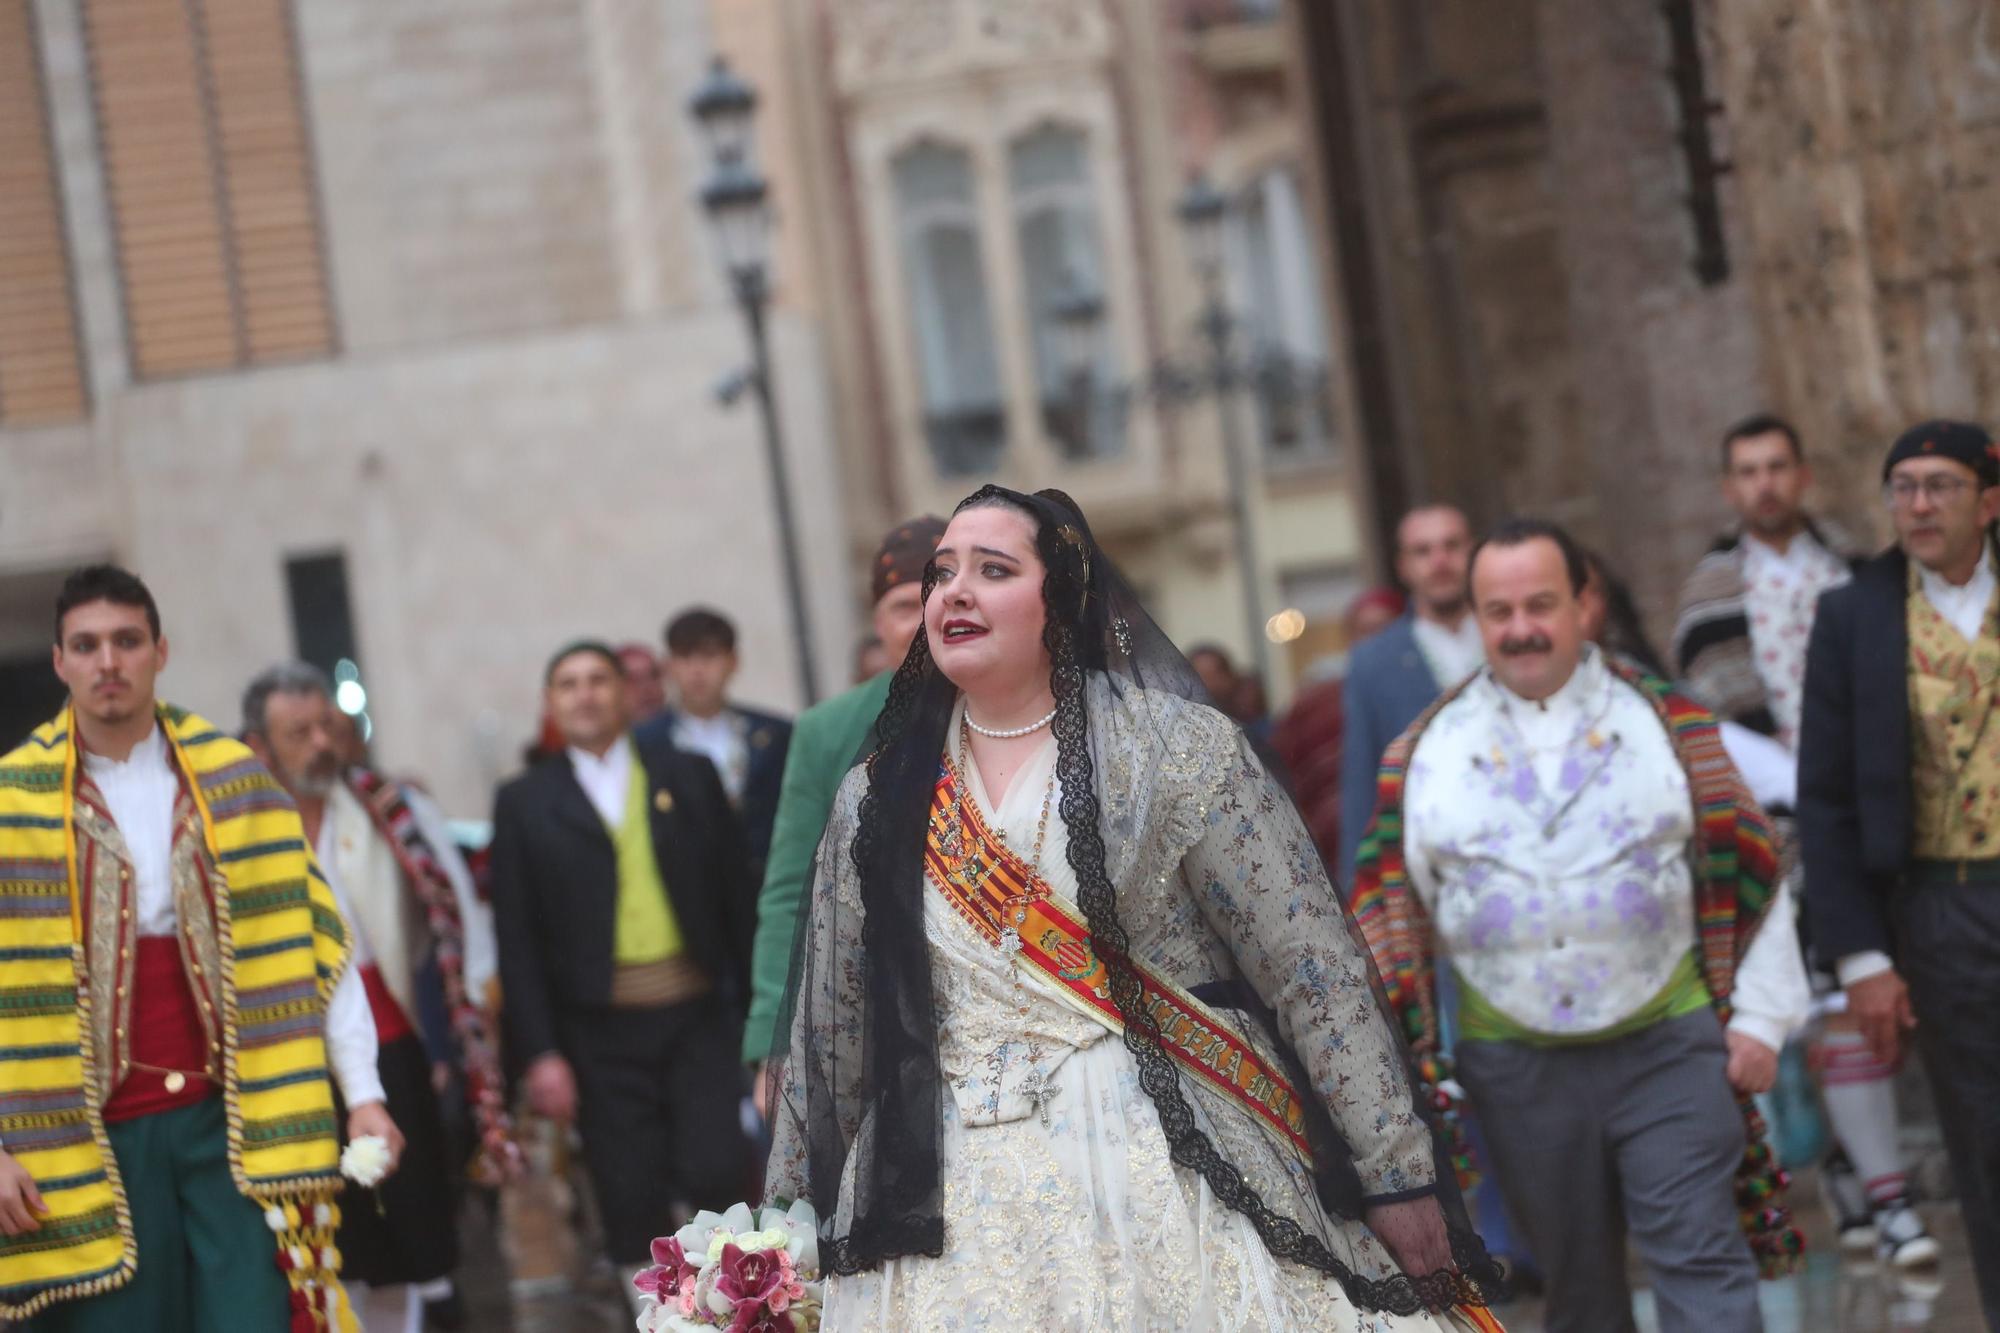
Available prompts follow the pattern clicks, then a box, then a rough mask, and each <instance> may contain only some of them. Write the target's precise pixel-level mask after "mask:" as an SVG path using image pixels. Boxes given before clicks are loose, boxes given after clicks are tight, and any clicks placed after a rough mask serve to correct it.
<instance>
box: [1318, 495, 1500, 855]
mask: <svg viewBox="0 0 2000 1333" xmlns="http://www.w3.org/2000/svg"><path fill="white" fill-rule="evenodd" d="M1471 553H1472V525H1471V524H1470V523H1468V522H1466V519H1465V515H1464V514H1462V513H1460V512H1459V511H1458V510H1456V509H1454V508H1452V507H1451V506H1450V505H1425V506H1424V507H1423V508H1421V509H1412V510H1411V511H1410V512H1409V513H1407V514H1405V515H1403V520H1402V522H1400V523H1398V524H1397V525H1396V577H1397V579H1398V580H1400V581H1401V582H1402V584H1403V586H1404V587H1405V588H1408V589H1409V590H1410V609H1409V611H1408V612H1407V613H1405V614H1404V615H1402V616H1400V617H1399V618H1397V619H1396V620H1394V621H1392V622H1391V623H1390V624H1389V625H1388V627H1387V628H1385V629H1383V630H1381V631H1380V632H1379V633H1377V634H1375V635H1374V636H1372V637H1370V638H1368V639H1365V640H1363V641H1362V642H1361V643H1359V644H1357V645H1356V646H1355V648H1354V651H1353V654H1352V655H1351V656H1350V657H1349V659H1348V666H1347V680H1346V683H1345V685H1344V686H1343V692H1344V694H1345V701H1344V705H1343V706H1344V708H1345V710H1346V715H1345V718H1344V720H1343V724H1342V725H1343V732H1342V735H1341V747H1340V858H1339V863H1338V864H1337V865H1334V866H1331V867H1329V869H1331V870H1332V871H1333V873H1334V874H1335V875H1336V876H1337V877H1338V879H1339V882H1340V883H1341V884H1342V885H1345V884H1346V883H1347V882H1348V880H1349V879H1350V878H1351V877H1352V876H1353V874H1354V849H1355V848H1356V847H1358V846H1360V845H1361V835H1362V833H1364V832H1365V831H1366V830H1367V828H1368V820H1369V818H1370V817H1371V816H1373V815H1374V813H1375V771H1376V769H1378V768H1379V767H1381V764H1382V752H1383V751H1384V750H1386V749H1388V748H1389V742H1390V741H1393V740H1395V739H1396V737H1398V736H1400V735H1402V734H1403V729H1404V728H1406V727H1408V726H1409V725H1410V724H1411V723H1412V722H1414V721H1416V720H1417V715H1418V714H1420V713H1422V712H1423V711H1424V710H1425V709H1426V708H1429V707H1430V706H1431V704H1432V703H1433V702H1434V701H1435V700H1436V699H1437V697H1438V695H1439V694H1441V693H1443V692H1444V688H1445V686H1447V685H1456V684H1457V683H1458V682H1459V681H1460V680H1462V679H1464V678H1465V677H1466V676H1467V675H1469V674H1470V673H1471V672H1473V671H1474V670H1476V669H1477V668H1478V666H1479V665H1480V663H1481V662H1483V661H1484V660H1485V649H1483V648H1482V647H1481V646H1480V643H1479V626H1478V625H1477V624H1476V623H1475V622H1474V620H1473V618H1472V610H1471V608H1470V607H1469V606H1468V605H1467V604H1466V589H1465V566H1466V560H1467V558H1468V557H1469V556H1470V555H1471Z"/></svg>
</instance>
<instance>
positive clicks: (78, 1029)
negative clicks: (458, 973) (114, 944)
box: [0, 705, 349, 1319]
mask: <svg viewBox="0 0 2000 1333" xmlns="http://www.w3.org/2000/svg"><path fill="white" fill-rule="evenodd" d="M159 720H160V727H161V729H162V731H163V732H164V734H165V736H166V739H167V743H168V746H169V747H170V749H171V750H172V753H173V758H174V761H175V763H177V764H178V765H179V766H180V770H181V772H182V774H183V775H185V776H186V777H187V778H188V780H189V781H188V789H189V791H190V792H191V793H192V794H193V797H194V802H195V805H196V806H197V808H198V809H199V811H200V814H201V820H202V826H203V833H204V840H205V842H206V844H207V850H208V854H209V856H210V858H211V859H212V861H213V863H214V866H215V869H216V872H217V878H216V883H217V884H218V886H219V889H220V891H218V893H217V895H216V903H215V908H216V912H215V915H216V932H217V936H218V942H219V944H220V947H221V956H222V971H223V976H222V985H221V988H220V989H221V1000H222V1009H223V1014H222V1019H223V1022H222V1027H223V1052H222V1060H223V1083H224V1098H225V1105H226V1111H227V1117H228V1126H229V1167H230V1173H231V1175H232V1176H233V1177H234V1178H235V1181H236V1187H237V1189H238V1190H240V1191H241V1192H242V1193H243V1194H244V1195H245V1196H246V1197H248V1198H250V1199H254V1200H256V1201H257V1202H259V1203H262V1204H266V1205H272V1204H277V1205H283V1204H286V1203H292V1204H296V1205H302V1207H300V1208H298V1209H296V1210H288V1209H282V1208H281V1211H286V1212H294V1213H295V1214H296V1213H303V1214H307V1215H310V1214H312V1213H313V1212H314V1209H313V1208H312V1207H311V1206H310V1205H312V1204H315V1203H319V1202H323V1201H329V1200H331V1199H332V1197H333V1196H334V1194H335V1193H337V1192H338V1190H339V1187H340V1168H339V1162H340V1141H341V1136H340V1134H339V1127H338V1126H337V1125H336V1124H335V1118H334V1103H333V1084H332V1081H331V1078H330V1076H329V1074H328V1068H327V1056H326V1046H325V1040H324V1031H325V1020H326V1005H327V1000H328V998H329V997H330V996H331V995H332V994H333V987H334V983H335V982H336V981H337V980H339V978H340V974H341V972H342V970H343V969H344V968H345V967H346V966H347V960H348V952H349V943H348V935H347V930H346V927H345V925H344V923H343V922H342V920H341V917H340V911H339V909H338V908H337V907H336V906H335V904H334V898H333V893H332V891H331V890H330V889H329V888H328V887H327V884H326V881H325V879H323V878H322V877H321V875H320V873H319V868H318V867H317V866H316V865H315V864H314V863H313V860H312V856H311V854H310V852H309V851H308V849H307V846H306V841H305V834H304V830H303V829H302V828H301V826H300V824H299V816H298V812H297V810H296V808H295V807H294V806H293V805H292V802H291V799H290V798H289V797H288V796H287V795H286V794H285V792H284V790H283V789H282V788H280V787H279V786H278V784H277V783H276V781H275V780H273V779H272V777H271V775H270V774H269V773H268V772H266V771H265V769H264V767H263V765H262V764H260V763H259V762H258V761H257V759H256V757H255V756H254V755H252V754H251V753H250V751H249V750H248V749H246V748H245V747H244V746H243V745H242V744H240V743H239V742H237V741H236V740H234V739H233V738H231V737H229V736H227V735H225V734H224V733H222V732H220V731H218V730H216V729H215V728H214V727H213V726H211V725H210V724H209V723H207V722H205V721H203V720H202V719H201V718H199V717H197V716H195V715H194V714H192V713H188V712H184V711H182V710H180V709H177V708H171V707H168V706H166V705H161V706H160V707H159ZM71 736H72V718H71V716H70V713H69V711H68V710H67V709H66V710H65V711H64V713H63V714H62V716H60V717H58V718H56V719H55V720H54V721H53V722H50V723H48V724H46V725H44V726H42V727H41V728H39V729H38V730H37V731H36V732H35V733H34V735H32V736H31V737H29V738H28V740H27V741H26V742H25V743H24V744H22V745H21V746H20V747H19V748H18V749H16V750H14V751H13V752H12V753H11V754H9V755H7V756H6V757H4V758H0V1142H4V1146H5V1148H6V1150H7V1152H9V1153H10V1154H11V1155H12V1156H13V1157H14V1159H15V1160H16V1161H18V1162H20V1163H21V1165H22V1166H24V1167H26V1168H27V1170H28V1171H29V1173H30V1174H31V1175H33V1176H34V1178H35V1184H36V1187H37V1188H38V1189H39V1190H40V1191H41V1195H42V1198H43V1200H44V1201H45V1202H46V1203H47V1204H48V1206H49V1209H50V1212H49V1214H48V1216H46V1217H44V1218H43V1219H42V1224H41V1228H40V1229H39V1230H38V1231H34V1232H31V1233H28V1234H26V1235H22V1236H12V1237H0V1316H5V1317H7V1318H13V1319H19V1318H24V1317H26V1316H28V1315H31V1314H33V1313H35V1312H36V1311H37V1310H41V1309H44V1308H46V1307H47V1306H49V1305H52V1304H54V1303H55V1302H57V1301H61V1300H68V1299H74V1298H77V1297H85V1296H91V1295H95V1294H97V1293H99V1292H104V1291H109V1290H111V1289H112V1288H114V1287H119V1286H122V1285H124V1284H125V1282H127V1281H128V1280H129V1279H130V1277H131V1275H132V1272H133V1266H134V1264H135V1263H136V1262H137V1260H138V1254H137V1246H136V1244H135V1242H134V1240H133V1237H132V1219H131V1216H130V1213H129V1211H128V1209H127V1206H126V1201H125V1191H124V1187H123V1185H122V1183H121V1182H120V1180H119V1176H118V1164H117V1162H116V1160H115V1159H114V1158H113V1156H112V1153H111V1147H110V1141H109V1140H108V1139H107V1138H106V1137H105V1132H104V1121H103V1117H102V1115H101V1114H100V1111H101V1108H102V1107H103V1104H104V1099H105V1097H106V1096H107V1095H108V1094H109V1093H110V1091H111V1089H109V1088H106V1087H103V1086H101V1084H102V1076H101V1074H100V1072H99V1071H98V1069H97V1068H96V1066H95V1062H94V1060H93V1059H92V1055H91V1050H90V1043H91V1039H90V1035H89V1034H90V1015H89V1012H88V1010H89V1003H90V1002H89V990H88V988H87V987H85V986H83V985H81V984H80V982H81V969H82V968H83V966H84V965H85V963H86V960H85V958H84V946H83V944H82V933H81V929H80V922H81V917H80V907H79V902H80V899H79V896H78V894H77V893H76V892H75V884H76V830H75V825H74V794H75V791H76V765H77V762H78V753H77V748H76V746H75V744H74V743H73V742H72V740H71ZM288 1230H291V1229H290V1228H288ZM286 1239H288V1238H287V1237H285V1236H282V1235H280V1236H274V1237H273V1246H274V1249H273V1253H274V1254H275V1253H276V1246H277V1245H278V1244H279V1243H280V1242H282V1241H285V1240H286ZM308 1268H309V1269H316V1268H318V1265H317V1264H311V1265H309V1266H308ZM291 1277H292V1285H293V1286H294V1288H295V1289H296V1288H299V1287H301V1286H302V1285H304V1284H303V1283H302V1281H301V1279H305V1280H306V1281H311V1280H312V1279H315V1278H316V1279H318V1280H320V1281H326V1280H329V1277H330V1275H326V1274H323V1273H311V1272H309V1273H302V1274H294V1275H291Z"/></svg>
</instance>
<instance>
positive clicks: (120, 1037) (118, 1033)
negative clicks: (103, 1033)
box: [111, 1028, 125, 1041]
mask: <svg viewBox="0 0 2000 1333" xmlns="http://www.w3.org/2000/svg"><path fill="white" fill-rule="evenodd" d="M111 1035H113V1036H114V1037H116V1038H118V1040H120V1041H123V1040H125V1029H124V1028H118V1029H116V1030H114V1031H113V1032H112V1034H111Z"/></svg>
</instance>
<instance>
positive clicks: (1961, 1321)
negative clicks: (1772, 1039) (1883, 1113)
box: [461, 1174, 1981, 1333]
mask: <svg viewBox="0 0 2000 1333" xmlns="http://www.w3.org/2000/svg"><path fill="white" fill-rule="evenodd" d="M1796 1190H1797V1192H1796V1195H1795V1197H1796V1198H1797V1199H1799V1200H1800V1201H1801V1206H1800V1208H1799V1214H1800V1218H1801V1220H1802V1221H1803V1222H1804V1223H1805V1225H1806V1228H1807V1233H1808V1241H1809V1244H1810V1245H1811V1255H1810V1259H1809V1261H1808V1263H1807V1265H1806V1269H1805V1271H1804V1272H1803V1273H1801V1274H1799V1275H1797V1276H1795V1277H1791V1278H1787V1279H1785V1280H1784V1281H1782V1282H1767V1283H1765V1284H1764V1287H1763V1293H1762V1294H1763V1298H1764V1317H1765V1327H1766V1329H1767V1333H1979V1329H1980V1327H1981V1326H1980V1321H1979V1313H1978V1299H1977V1296H1976V1294H1975V1292H1974V1289H1973V1280H1972V1267H1971V1264H1970V1262H1969V1260H1968V1259H1967V1257H1966V1253H1965V1245H1964V1237H1963V1235H1962V1233H1961V1232H1960V1230H1959V1226H1958V1214H1957V1212H1956V1211H1955V1210H1954V1209H1953V1208H1952V1207H1951V1206H1950V1205H1931V1206H1928V1207H1926V1209H1925V1210H1924V1211H1925V1215H1926V1218H1927V1220H1928V1221H1929V1222H1930V1224H1931V1228H1932V1231H1933V1232H1934V1233H1935V1234H1936V1235H1937V1237H1938V1239H1939V1241H1940V1242H1942V1244H1943V1246H1944V1251H1945V1254H1944V1262H1943V1263H1942V1264H1941V1265H1940V1267H1939V1269H1938V1271H1937V1272H1936V1273H1935V1274H1934V1275H1931V1276H1929V1277H1928V1278H1926V1279H1923V1280H1916V1279H1903V1280H1898V1279H1895V1278H1892V1277H1891V1276H1889V1275H1888V1274H1887V1273H1885V1272H1884V1271H1883V1270H1882V1268H1881V1267H1880V1266H1879V1265H1877V1264H1875V1263H1874V1262H1873V1261H1872V1260H1865V1261H1864V1260H1856V1259H1853V1258H1851V1257H1848V1258H1843V1257H1842V1256H1840V1255H1838V1254H1836V1253H1835V1251H1834V1249H1833V1247H1832V1242H1831V1237H1830V1236H1829V1235H1828V1234H1827V1225H1826V1218H1825V1216H1824V1214H1823V1213H1822V1212H1821V1210H1820V1209H1819V1208H1818V1207H1817V1206H1816V1205H1814V1204H1813V1203H1812V1202H1810V1201H1811V1200H1813V1199H1815V1198H1816V1197H1817V1194H1816V1192H1815V1190H1814V1186H1813V1182H1812V1180H1811V1178H1810V1175H1809V1174H1802V1177H1801V1179H1800V1180H1799V1181H1798V1183H1797V1186H1796ZM473 1213H474V1214H475V1215H473V1216H469V1217H468V1220H467V1223H466V1227H465V1232H464V1235H465V1238H466V1262H465V1264H464V1266H463V1268H462V1270H461V1272H462V1275H463V1280H464V1282H465V1287H464V1290H465V1294H466V1298H467V1304H468V1308H469V1312H470V1315H471V1317H470V1319H469V1321H468V1323H467V1327H468V1328H470V1329H476V1330H479V1333H505V1331H506V1330H512V1331H513V1333H611V1331H612V1330H624V1329H629V1328H631V1326H632V1320H631V1317H630V1316H629V1315H628V1314H626V1313H625V1311H624V1309H623V1308H622V1306H621V1303H620V1297H619V1293H618V1290H617V1281H616V1279H615V1278H614V1277H613V1275H612V1274H611V1273H610V1272H609V1270H608V1269H606V1268H604V1267H603V1266H602V1265H595V1266H593V1265H592V1264H590V1263H589V1262H587V1261H586V1260H584V1259H581V1258H578V1259H576V1260H575V1261H574V1262H573V1263H572V1264H571V1265H570V1267H569V1270H568V1272H567V1273H566V1274H565V1273H546V1274H545V1275H543V1276H541V1277H539V1278H534V1279H528V1280H523V1281H519V1282H510V1281H507V1280H500V1275H502V1274H505V1273H507V1272H508V1271H509V1269H508V1266H507V1261H506V1260H505V1258H503V1256H502V1254H501V1249H500V1246H499V1244H498V1241H497V1239H496V1237H495V1234H494V1230H493V1227H492V1225H491V1223H490V1222H489V1221H488V1220H487V1219H486V1218H485V1217H484V1216H483V1215H477V1214H478V1210H473ZM544 1241H545V1245H546V1247H547V1248H546V1249H544V1250H543V1252H542V1253H539V1254H535V1255H527V1256H524V1257H523V1262H525V1263H528V1264H531V1265H533V1266H536V1267H538V1268H542V1267H546V1266H547V1262H546V1261H547V1259H548V1257H549V1251H550V1250H554V1249H561V1250H564V1251H567V1252H572V1253H573V1252H574V1248H575V1247H574V1245H573V1243H572V1240H571V1238H570V1237H568V1236H566V1235H563V1236H558V1235H555V1234H553V1233H550V1234H548V1235H547V1236H545V1238H544ZM1637 1307H1638V1316H1639V1327H1640V1329H1641V1331H1642V1333H1653V1330H1655V1329H1656V1328H1657V1327H1658V1326H1657V1324H1656V1323H1655V1322H1654V1320H1653V1317H1652V1309H1651V1306H1650V1303H1649V1301H1648V1299H1647V1297H1646V1295H1645V1293H1644V1292H1643V1291H1641V1292H1640V1293H1639V1298H1638V1301H1637ZM1500 1314H1501V1317H1502V1319H1503V1320H1504V1322H1505V1323H1506V1326H1507V1328H1508V1329H1509V1330H1510V1333H1541V1330H1542V1327H1543V1324H1542V1320H1541V1315H1540V1303H1539V1302H1534V1301H1517V1302H1514V1303H1512V1304H1510V1305H1508V1306H1506V1307H1505V1308H1503V1309H1502V1310H1501V1311H1500Z"/></svg>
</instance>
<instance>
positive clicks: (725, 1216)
mask: <svg viewBox="0 0 2000 1333" xmlns="http://www.w3.org/2000/svg"><path fill="white" fill-rule="evenodd" d="M756 1229H757V1219H756V1218H754V1217H752V1216H751V1215H750V1205H749V1204H747V1203H739V1204H732V1205H731V1206H730V1209H729V1211H728V1212H726V1213H711V1212H709V1211H708V1210H707V1209H706V1208H704V1209H702V1210H701V1211H700V1212H698V1213H696V1214H695V1215H694V1220H693V1221H692V1222H689V1223H688V1224H687V1225H686V1226H684V1227H682V1228H681V1229H680V1230H679V1231H676V1232H675V1233H674V1239H675V1240H677V1241H679V1242H680V1243H681V1251H682V1253H684V1254H686V1255H687V1256H688V1257H689V1258H690V1259H693V1260H694V1261H695V1262H697V1263H699V1262H700V1261H701V1260H702V1259H704V1258H706V1257H707V1255H708V1251H709V1242H710V1241H711V1240H712V1239H713V1238H714V1236H715V1233H716V1232H718V1231H725V1232H728V1233H729V1234H730V1235H731V1236H734V1235H735V1234H736V1233H737V1232H739V1231H755V1230H756ZM715 1256H716V1257H717V1258H720V1257H721V1256H722V1248H721V1247H720V1246H717V1247H716V1249H715Z"/></svg>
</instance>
